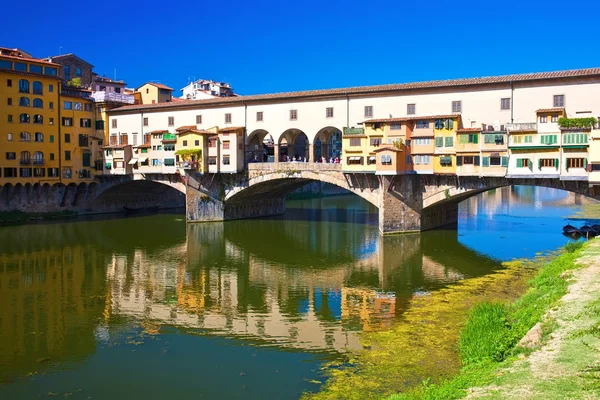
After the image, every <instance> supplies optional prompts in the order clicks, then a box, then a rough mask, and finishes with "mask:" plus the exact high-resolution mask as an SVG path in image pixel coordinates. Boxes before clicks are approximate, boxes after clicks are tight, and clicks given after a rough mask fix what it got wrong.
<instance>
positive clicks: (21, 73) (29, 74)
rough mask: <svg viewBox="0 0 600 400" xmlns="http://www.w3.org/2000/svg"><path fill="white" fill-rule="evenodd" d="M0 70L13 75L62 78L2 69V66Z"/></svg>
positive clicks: (58, 79)
mask: <svg viewBox="0 0 600 400" xmlns="http://www.w3.org/2000/svg"><path fill="white" fill-rule="evenodd" d="M0 70H2V71H9V72H10V73H11V74H14V75H24V76H35V77H42V76H43V77H44V78H45V79H55V80H57V81H60V80H62V78H61V77H60V76H58V75H45V74H36V73H35V72H25V71H15V70H14V69H3V68H0Z"/></svg>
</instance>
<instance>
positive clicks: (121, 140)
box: [119, 133, 160, 150]
mask: <svg viewBox="0 0 600 400" xmlns="http://www.w3.org/2000/svg"><path fill="white" fill-rule="evenodd" d="M127 139H128V138H127V134H126V133H122V134H121V136H120V138H119V143H120V144H121V145H123V146H124V145H127V144H128V143H127V142H128V140H127ZM159 147H160V146H159ZM158 150H160V149H158Z"/></svg>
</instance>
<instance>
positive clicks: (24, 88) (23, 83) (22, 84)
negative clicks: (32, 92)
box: [19, 79, 29, 93]
mask: <svg viewBox="0 0 600 400" xmlns="http://www.w3.org/2000/svg"><path fill="white" fill-rule="evenodd" d="M19 93H29V81H28V80H27V79H20V80H19Z"/></svg>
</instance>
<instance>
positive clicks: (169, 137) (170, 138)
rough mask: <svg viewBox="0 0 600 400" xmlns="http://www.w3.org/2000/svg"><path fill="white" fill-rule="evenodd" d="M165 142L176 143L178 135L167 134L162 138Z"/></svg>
mask: <svg viewBox="0 0 600 400" xmlns="http://www.w3.org/2000/svg"><path fill="white" fill-rule="evenodd" d="M162 140H163V142H168V141H175V140H177V135H175V134H174V133H165V134H164V135H163V137H162Z"/></svg>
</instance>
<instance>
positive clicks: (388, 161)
mask: <svg viewBox="0 0 600 400" xmlns="http://www.w3.org/2000/svg"><path fill="white" fill-rule="evenodd" d="M380 159H381V165H392V155H391V154H382V155H381V157H380Z"/></svg>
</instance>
